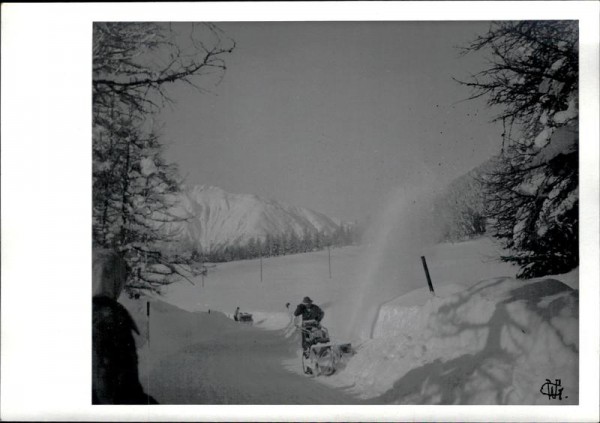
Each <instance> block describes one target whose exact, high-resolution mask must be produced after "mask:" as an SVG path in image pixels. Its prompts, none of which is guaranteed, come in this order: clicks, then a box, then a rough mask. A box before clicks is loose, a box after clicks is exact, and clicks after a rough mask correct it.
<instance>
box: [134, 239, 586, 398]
mask: <svg viewBox="0 0 600 423" xmlns="http://www.w3.org/2000/svg"><path fill="white" fill-rule="evenodd" d="M372 248H373V247H372V246H362V247H346V248H341V249H334V250H332V251H331V263H332V275H331V276H332V277H331V278H329V268H328V255H327V254H328V253H327V251H321V252H315V253H309V254H299V255H293V256H284V257H277V258H267V259H264V260H263V280H262V281H261V279H260V276H261V275H260V261H259V260H249V261H242V262H232V263H225V264H219V265H217V266H215V267H213V268H211V271H210V272H209V275H208V277H206V278H205V280H204V286H202V280H201V279H200V278H199V279H197V280H196V281H195V285H191V284H189V283H187V282H182V283H179V284H177V285H172V286H170V287H169V289H168V290H167V291H166V292H165V294H164V297H163V298H162V300H164V301H167V302H169V303H171V304H172V305H175V306H177V307H179V308H181V309H178V308H175V307H172V306H169V305H167V304H164V303H162V302H156V303H154V304H153V306H152V307H153V312H152V316H153V317H152V322H153V324H152V329H151V341H150V347H151V348H150V349H148V348H147V346H141V350H140V351H141V354H140V356H141V358H140V361H141V363H140V367H141V368H143V369H144V370H143V372H142V373H143V375H144V377H149V375H151V377H149V379H148V380H153V381H154V382H153V384H154V386H155V387H156V384H157V383H158V384H159V385H160V386H162V388H161V389H162V391H163V393H165V392H167V391H169V389H171V388H169V386H171V387H172V389H175V388H174V386H175V385H176V383H175V379H173V376H172V375H173V369H177V368H179V367H178V365H177V361H178V360H183V361H184V362H185V363H186V367H189V366H191V365H192V364H191V363H190V362H189V360H190V355H189V354H187V355H185V354H184V355H181V354H182V351H185V350H186V349H187V350H189V348H199V349H202V351H203V353H202V354H204V355H206V354H208V355H207V357H208V356H210V357H213V358H212V359H211V360H214V361H211V362H213V367H215V366H217V367H218V366H225V367H227V364H226V363H225V362H224V361H218V360H217V359H216V358H214V355H211V354H212V352H211V350H207V349H206V348H205V347H206V346H207V345H210V344H211V343H214V342H216V341H215V340H219V339H230V340H231V342H234V339H235V342H234V343H233V344H231V345H236V346H235V347H232V348H234V349H236V348H237V349H238V352H239V350H240V349H244V345H243V342H242V341H240V340H241V339H242V340H243V339H245V340H246V342H247V345H246V346H247V347H248V351H254V352H253V353H251V356H252V357H253V358H251V359H249V360H250V362H252V363H253V366H254V367H255V368H258V369H262V370H260V371H259V372H258V373H257V374H253V373H249V374H248V378H250V379H252V378H256V377H257V375H259V376H258V377H259V378H261V379H264V380H269V374H279V373H278V372H279V371H280V370H281V368H283V369H285V370H286V371H287V376H285V377H284V376H281V375H280V376H277V377H279V378H280V379H279V380H287V379H286V378H288V377H290V376H289V374H293V373H297V374H296V375H295V376H298V377H304V376H301V375H300V374H299V373H300V366H298V362H299V358H298V357H299V356H298V346H297V344H298V340H297V338H296V337H295V336H290V337H288V338H286V334H287V335H293V330H291V329H290V321H291V316H290V312H291V311H292V310H293V308H294V307H295V305H296V304H297V303H298V302H300V301H301V299H302V297H303V296H305V295H309V296H310V297H312V298H313V299H314V300H315V302H316V303H318V304H319V305H321V306H322V307H323V308H324V310H325V313H326V317H325V319H324V321H323V324H324V325H325V326H327V327H328V328H329V330H330V334H331V336H332V339H333V341H334V342H352V344H353V345H354V347H355V348H356V354H355V355H354V356H353V357H352V358H351V359H350V360H349V362H348V363H347V365H346V366H345V368H344V369H342V370H341V371H339V372H337V373H336V374H335V375H333V376H331V377H319V378H314V379H306V380H307V381H308V382H310V384H312V386H315V383H317V382H322V383H323V384H325V385H329V386H330V387H333V388H344V389H345V390H346V392H347V394H350V395H352V398H354V401H357V402H358V401H360V400H369V401H373V402H375V403H400V404H549V403H550V404H552V403H556V404H575V403H577V401H578V357H579V354H578V348H579V342H578V322H579V319H578V290H577V288H578V282H577V281H578V273H577V271H574V272H571V273H570V274H568V275H562V276H557V277H548V278H540V279H536V280H529V281H520V280H519V281H517V280H515V279H514V274H515V271H516V269H515V268H513V267H512V266H510V265H507V264H504V263H500V262H498V261H497V260H495V259H494V257H497V253H498V250H497V247H496V246H495V244H494V243H493V242H492V241H491V240H490V239H488V238H481V239H478V240H473V241H468V242H464V243H457V244H440V245H436V246H434V247H431V248H428V249H424V250H422V251H421V252H422V253H423V254H424V255H425V256H426V257H427V262H428V265H429V270H430V273H431V276H432V279H433V283H434V287H435V296H432V295H431V294H430V293H429V291H428V289H427V285H426V280H425V276H424V274H423V270H422V267H421V262H420V257H419V256H416V257H414V260H413V261H414V262H415V264H414V266H412V267H411V268H407V267H403V268H402V269H400V270H401V271H400V270H399V269H397V267H396V266H397V265H398V264H399V263H400V264H402V265H404V266H405V264H406V262H407V261H408V260H401V261H399V262H396V263H395V262H394V261H390V260H383V261H380V263H379V264H380V266H384V267H386V266H387V267H389V268H388V269H384V270H385V272H381V271H380V272H379V273H378V274H379V275H396V278H395V280H391V281H390V280H383V278H382V280H379V281H378V280H369V279H368V278H366V277H365V275H366V274H368V272H365V267H366V266H368V263H367V261H366V260H372V258H373V256H372V254H370V249H372ZM367 258H368V259H367ZM287 302H290V303H291V305H290V309H287V308H286V307H285V304H286V303H287ZM136 304H137V305H136ZM237 306H239V307H240V308H241V310H242V311H246V312H250V313H252V314H253V315H254V319H255V327H254V328H242V329H240V326H241V325H239V324H235V323H234V322H233V321H231V319H230V318H229V316H230V315H231V314H232V313H233V311H234V310H235V307H237ZM128 307H130V309H131V308H133V309H135V308H136V307H137V308H138V310H137V311H136V313H137V315H138V316H140V318H141V319H142V321H144V320H143V319H144V316H143V312H144V310H142V309H140V307H141V305H140V303H139V302H133V301H129V302H128ZM154 308H156V310H154ZM182 309H184V310H186V311H184V310H182ZM209 310H210V311H211V313H210V314H208V311H209ZM361 321H362V322H361ZM353 322H361V324H354V323H353ZM256 327H258V328H262V329H268V330H269V331H267V332H266V333H269V334H272V336H275V338H268V340H265V341H264V343H265V348H267V345H268V349H269V351H270V352H269V353H267V351H264V353H265V354H266V355H265V357H269V359H270V360H271V361H270V362H269V363H268V365H267V364H266V363H263V364H260V363H262V361H261V354H260V350H259V351H256V345H253V341H252V339H257V338H256V337H257V336H258V335H256V334H252V335H251V334H250V333H249V332H248V330H247V329H251V330H257V329H256ZM365 328H366V329H368V330H367V331H365ZM281 329H284V330H283V331H282V330H281ZM286 329H287V330H286ZM240 330H245V332H244V331H243V332H240ZM263 332H264V331H263ZM367 333H368V334H369V336H366V335H365V334H367ZM260 336H263V335H260ZM264 336H267V337H269V336H271V335H264ZM140 339H141V341H140V343H141V344H144V336H142V337H140ZM275 339H279V341H277V340H275ZM223 342H224V341H223ZM240 342H242V343H241V344H240ZM194 345H195V347H194ZM278 346H279V347H278ZM203 348H204V349H203ZM224 348H225V347H224ZM275 350H277V351H279V352H278V353H276V354H275V353H272V352H273V351H275ZM202 354H199V355H198V357H201V356H202ZM253 354H255V355H253ZM194 357H195V356H194ZM167 358H168V360H167ZM232 359H233V358H232ZM274 359H275V361H277V370H275V368H273V367H272V365H273V360H274ZM186 360H187V361H186ZM198 360H199V361H198V363H195V362H194V364H193V366H192V367H193V368H195V369H199V368H204V367H202V363H203V361H202V359H201V358H199V359H198ZM205 361H206V360H205ZM209 361H210V360H209ZM166 363H170V364H169V366H171V367H169V369H170V370H169V371H167V370H165V367H164V366H165V365H166ZM157 369H158V370H157ZM269 369H270V370H269ZM238 371H239V372H241V374H240V375H238V377H240V378H241V379H242V383H246V382H247V380H246V382H243V381H244V380H245V379H244V378H245V377H244V376H243V374H245V372H246V370H244V369H239V368H238ZM273 372H274V373H273ZM166 375H171V376H169V377H167V376H166ZM165 377H166V378H167V379H169V380H170V382H169V383H167V382H165ZM198 377H199V378H202V375H201V374H198ZM277 377H276V379H277ZM281 378H283V379H281ZM218 379H219V376H218V375H217V376H214V377H213V384H215V383H216V382H215V380H218ZM229 379H230V380H233V376H232V377H231V378H229ZM546 379H550V380H551V381H552V382H553V383H554V382H555V380H556V379H560V381H561V387H562V389H563V391H562V400H560V401H559V400H552V401H551V400H550V399H549V398H548V397H547V396H544V395H542V394H541V393H540V388H541V387H542V385H543V384H544V383H545V382H546ZM185 380H186V381H187V382H186V386H188V387H190V388H189V389H188V390H187V391H190V389H191V390H192V391H194V388H193V387H194V386H195V385H194V383H193V381H190V380H189V378H188V379H185ZM223 380H224V383H226V381H227V380H228V377H226V376H223ZM294 383H297V382H294ZM284 385H285V386H288V385H289V384H288V383H287V382H286V383H284ZM317 385H318V386H320V384H318V383H317ZM196 388H197V387H196ZM298 389H301V390H303V392H305V393H306V395H307V396H302V395H300V394H298V393H297V394H296V396H295V397H294V395H293V394H289V395H291V397H290V396H289V395H287V396H286V395H284V396H283V397H281V396H270V397H269V398H271V399H272V400H274V401H281V403H288V402H290V401H293V398H292V397H294V398H296V401H300V402H304V403H306V401H309V402H310V401H311V398H312V401H316V400H315V397H314V396H311V395H308V392H309V391H307V390H306V388H298ZM150 390H152V389H150ZM194 392H197V393H198V392H200V391H198V389H196V390H195V391H194ZM202 392H204V391H202ZM325 392H327V393H324V394H323V395H324V397H325V398H329V401H331V402H330V403H345V402H346V401H347V400H348V398H346V397H343V398H341V397H340V396H339V394H331V393H330V391H325ZM206 395H208V398H212V399H213V400H214V401H216V403H221V402H223V401H233V402H235V401H236V400H235V399H233V400H232V399H231V398H230V399H227V398H228V395H233V396H234V398H235V395H237V394H233V393H232V391H231V389H230V388H227V389H226V388H223V392H221V391H219V393H218V395H217V394H214V395H213V396H210V395H212V394H210V395H209V394H207V393H206V392H204V394H200V393H198V397H193V396H192V397H187V400H186V401H184V402H186V403H187V402H191V403H193V402H197V401H201V400H199V399H198V398H200V397H203V398H206ZM219 395H221V396H219ZM265 395H272V393H266V394H265ZM158 396H160V395H158ZM164 397H165V398H170V399H169V401H171V400H172V399H173V397H172V396H169V395H166V394H165V396H164ZM179 397H180V396H179ZM237 398H238V401H241V402H244V401H248V402H247V403H253V402H257V403H263V402H262V401H260V400H258V399H257V397H248V398H245V399H243V398H242V399H240V398H239V396H238V397H237ZM299 398H303V399H299ZM549 401H550V402H549ZM238 403H239V402H238Z"/></svg>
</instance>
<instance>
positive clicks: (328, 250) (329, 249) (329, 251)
mask: <svg viewBox="0 0 600 423" xmlns="http://www.w3.org/2000/svg"><path fill="white" fill-rule="evenodd" d="M327 255H328V257H329V279H331V248H330V247H329V245H327Z"/></svg>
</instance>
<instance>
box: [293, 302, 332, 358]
mask: <svg viewBox="0 0 600 423" xmlns="http://www.w3.org/2000/svg"><path fill="white" fill-rule="evenodd" d="M294 316H295V317H298V316H302V328H303V329H310V327H311V326H317V327H318V326H320V322H321V320H323V317H325V313H324V312H323V310H321V307H319V306H318V305H316V304H313V302H312V300H311V299H310V298H309V297H304V299H303V300H302V303H300V304H298V306H297V307H296V311H294ZM310 333H311V332H310V330H303V331H302V351H303V352H304V355H305V356H307V357H308V352H309V350H310V346H311V345H312V339H311V336H310Z"/></svg>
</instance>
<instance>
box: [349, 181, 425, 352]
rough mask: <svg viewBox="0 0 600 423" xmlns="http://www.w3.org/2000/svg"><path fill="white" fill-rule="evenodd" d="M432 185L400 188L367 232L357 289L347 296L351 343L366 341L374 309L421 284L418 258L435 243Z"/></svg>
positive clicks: (422, 279)
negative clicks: (351, 318) (364, 254)
mask: <svg viewBox="0 0 600 423" xmlns="http://www.w3.org/2000/svg"><path fill="white" fill-rule="evenodd" d="M432 187H433V185H432V184H431V185H425V184H423V185H420V186H415V187H411V188H407V187H401V188H399V189H397V190H396V191H395V192H393V193H392V194H391V195H390V196H389V197H388V202H387V204H386V205H385V207H383V208H382V211H381V213H380V215H379V216H378V217H377V218H376V219H375V220H374V222H373V223H372V224H371V226H370V227H369V228H368V229H367V233H366V238H365V240H366V242H368V243H369V248H368V253H367V256H366V257H365V262H364V264H363V266H362V270H361V271H362V273H363V275H362V277H361V279H362V281H363V283H362V285H361V287H360V289H359V291H360V292H357V293H356V294H355V295H353V296H352V299H353V301H354V304H353V306H352V308H351V309H352V310H354V312H355V314H354V316H353V320H352V323H353V324H352V325H350V326H351V327H352V328H353V330H354V333H353V334H352V335H353V338H355V339H357V338H358V339H361V340H364V339H369V338H370V337H371V336H372V330H373V325H374V323H375V319H376V318H377V313H378V309H379V306H380V305H381V304H382V303H383V302H385V301H387V300H389V299H391V298H394V297H397V296H399V295H402V294H404V293H406V292H408V291H411V290H413V289H415V288H416V287H419V286H423V284H426V283H427V282H426V279H425V275H424V272H423V267H422V264H421V258H420V256H421V255H423V250H424V249H425V247H427V246H430V245H432V244H434V243H435V239H436V226H435V225H434V222H433V216H432V208H433V199H434V197H435V190H434V189H433V188H432Z"/></svg>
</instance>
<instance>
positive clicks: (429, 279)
mask: <svg viewBox="0 0 600 423" xmlns="http://www.w3.org/2000/svg"><path fill="white" fill-rule="evenodd" d="M421 261H422V262H423V269H425V276H426V277H427V284H428V285H429V291H431V293H432V294H434V295H435V292H434V291H433V284H432V283H431V276H429V269H428V268H427V261H425V256H421Z"/></svg>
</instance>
